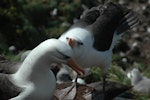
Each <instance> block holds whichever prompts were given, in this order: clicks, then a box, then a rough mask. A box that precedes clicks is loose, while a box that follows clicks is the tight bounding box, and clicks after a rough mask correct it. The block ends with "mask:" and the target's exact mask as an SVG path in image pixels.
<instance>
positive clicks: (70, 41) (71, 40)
mask: <svg viewBox="0 0 150 100" xmlns="http://www.w3.org/2000/svg"><path fill="white" fill-rule="evenodd" d="M67 41H68V44H69V45H70V46H71V47H72V48H73V47H74V44H75V40H74V39H72V38H67Z"/></svg>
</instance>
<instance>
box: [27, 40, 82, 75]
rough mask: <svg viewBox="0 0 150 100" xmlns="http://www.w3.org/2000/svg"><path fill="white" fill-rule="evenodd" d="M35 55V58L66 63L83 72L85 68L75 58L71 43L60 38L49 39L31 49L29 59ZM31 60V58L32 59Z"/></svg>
mask: <svg viewBox="0 0 150 100" xmlns="http://www.w3.org/2000/svg"><path fill="white" fill-rule="evenodd" d="M30 55H31V56H34V57H33V59H35V57H36V59H38V60H39V61H43V60H44V62H45V63H49V64H51V63H58V64H61V63H64V64H67V65H68V66H70V67H71V68H72V69H74V70H75V71H77V72H78V73H80V74H81V72H82V73H84V72H83V70H82V69H81V68H80V67H79V66H78V65H77V64H76V63H75V62H74V60H73V58H72V57H73V50H72V48H71V47H70V45H69V44H67V43H65V42H63V41H60V40H58V39H48V40H46V41H44V42H42V43H41V44H40V45H38V46H37V47H36V48H35V49H33V50H32V51H31V53H30V54H29V56H28V57H27V59H28V58H29V57H30ZM30 60H31V59H30Z"/></svg>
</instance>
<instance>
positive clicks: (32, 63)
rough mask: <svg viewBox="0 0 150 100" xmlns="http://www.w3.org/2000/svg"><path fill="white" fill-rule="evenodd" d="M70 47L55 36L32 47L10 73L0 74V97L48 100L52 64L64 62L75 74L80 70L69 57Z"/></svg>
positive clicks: (52, 86) (51, 88)
mask: <svg viewBox="0 0 150 100" xmlns="http://www.w3.org/2000/svg"><path fill="white" fill-rule="evenodd" d="M72 53H73V52H72V48H71V47H70V46H69V45H68V44H66V43H64V42H62V41H60V40H57V39H48V40H46V41H44V42H42V43H41V44H39V45H38V46H37V47H35V48H34V49H33V50H32V51H31V52H30V54H29V55H28V56H27V57H26V59H25V60H24V62H23V64H22V65H21V67H20V68H19V69H18V71H17V72H16V73H14V74H2V73H0V76H1V78H0V85H1V87H0V98H1V100H8V99H10V100H50V99H51V97H52V95H53V92H54V90H55V86H56V79H55V76H54V75H53V73H52V71H51V70H50V65H51V64H52V63H57V64H60V63H65V64H67V65H68V66H70V67H71V68H73V69H74V70H75V71H77V72H78V73H84V71H83V70H82V69H81V68H80V67H79V66H77V65H76V63H75V62H74V60H73V59H72Z"/></svg>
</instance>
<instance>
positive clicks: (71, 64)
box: [67, 59, 85, 75]
mask: <svg viewBox="0 0 150 100" xmlns="http://www.w3.org/2000/svg"><path fill="white" fill-rule="evenodd" d="M67 65H68V66H69V67H71V68H72V69H73V70H75V71H76V72H77V73H78V74H79V75H84V74H85V71H84V69H83V68H81V67H79V66H78V65H77V64H76V62H75V61H74V60H73V59H70V60H69V61H68V62H67Z"/></svg>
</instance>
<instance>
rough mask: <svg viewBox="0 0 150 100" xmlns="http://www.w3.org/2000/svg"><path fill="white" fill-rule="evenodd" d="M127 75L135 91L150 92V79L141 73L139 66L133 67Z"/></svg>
mask: <svg viewBox="0 0 150 100" xmlns="http://www.w3.org/2000/svg"><path fill="white" fill-rule="evenodd" d="M127 75H128V77H129V78H130V79H131V85H132V86H133V90H134V91H137V92H141V93H145V94H150V79H149V78H147V77H144V76H143V75H141V73H140V71H139V70H138V69H137V68H133V69H132V70H131V72H129V73H128V74H127Z"/></svg>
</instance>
